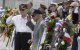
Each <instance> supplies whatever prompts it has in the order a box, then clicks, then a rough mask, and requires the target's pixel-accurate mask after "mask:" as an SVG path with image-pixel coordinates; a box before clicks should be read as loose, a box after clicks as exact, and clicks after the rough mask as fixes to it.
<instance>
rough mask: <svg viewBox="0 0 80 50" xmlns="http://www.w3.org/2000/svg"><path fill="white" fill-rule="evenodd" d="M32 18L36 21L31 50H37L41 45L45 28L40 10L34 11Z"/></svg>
mask: <svg viewBox="0 0 80 50" xmlns="http://www.w3.org/2000/svg"><path fill="white" fill-rule="evenodd" d="M32 18H33V19H34V21H36V25H35V27H34V33H33V47H32V50H39V46H40V45H41V44H40V42H41V37H42V35H43V32H44V28H45V26H46V25H45V21H44V20H43V17H42V12H41V11H40V10H34V12H33V16H32Z"/></svg>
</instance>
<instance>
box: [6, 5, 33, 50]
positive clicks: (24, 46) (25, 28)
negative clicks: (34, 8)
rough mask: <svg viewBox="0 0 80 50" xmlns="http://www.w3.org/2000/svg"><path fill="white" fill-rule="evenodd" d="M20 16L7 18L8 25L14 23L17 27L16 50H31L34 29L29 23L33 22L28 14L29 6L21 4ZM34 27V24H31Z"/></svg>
mask: <svg viewBox="0 0 80 50" xmlns="http://www.w3.org/2000/svg"><path fill="white" fill-rule="evenodd" d="M19 11H20V15H16V16H14V14H13V15H11V16H10V17H8V18H7V20H6V23H7V24H10V23H13V24H14V26H15V30H16V31H15V32H16V33H15V42H14V43H15V44H14V49H15V50H30V44H29V41H30V39H31V34H32V33H33V31H32V29H31V28H30V26H29V25H28V23H29V22H30V23H31V22H32V21H31V18H30V17H29V16H28V14H27V11H28V9H27V5H26V4H21V5H19ZM31 25H32V24H31Z"/></svg>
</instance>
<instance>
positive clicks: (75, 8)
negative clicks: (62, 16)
mask: <svg viewBox="0 0 80 50" xmlns="http://www.w3.org/2000/svg"><path fill="white" fill-rule="evenodd" d="M70 6H71V7H72V9H73V11H72V23H73V24H74V25H76V24H79V22H78V20H79V3H78V2H72V3H71V5H70ZM78 34H79V33H78V32H77V31H76V28H75V33H74V37H73V43H72V48H71V50H78V41H77V38H78V36H79V35H78Z"/></svg>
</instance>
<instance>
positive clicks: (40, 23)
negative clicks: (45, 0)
mask: <svg viewBox="0 0 80 50" xmlns="http://www.w3.org/2000/svg"><path fill="white" fill-rule="evenodd" d="M32 7H33V3H32V2H30V3H28V4H20V5H19V9H16V10H12V11H13V13H12V14H11V15H10V16H9V17H8V18H7V19H6V24H13V25H14V29H15V31H14V50H30V46H31V45H32V47H31V48H32V50H40V49H39V47H40V45H41V44H40V43H41V39H43V38H42V35H43V32H44V30H45V28H47V27H48V22H50V18H57V19H58V20H57V22H56V23H55V25H56V27H55V29H53V30H55V31H56V30H57V29H59V28H60V27H61V26H63V25H62V24H63V22H64V21H67V22H69V23H72V24H73V25H75V26H76V25H78V26H80V3H79V2H76V1H72V2H69V1H66V2H62V3H60V4H58V3H54V2H51V3H50V5H49V6H48V7H46V5H44V4H40V7H39V8H38V9H33V8H32ZM16 13H18V14H16ZM58 22H59V23H58ZM46 33H47V30H46ZM68 33H70V32H68ZM77 33H78V34H77ZM79 33H80V28H79V31H77V32H76V31H74V34H75V36H74V37H73V43H72V50H78V47H77V46H78V44H77V43H78V42H77V37H78V36H79ZM45 35H46V34H45ZM59 35H60V33H55V36H54V37H53V39H52V43H51V49H50V50H53V49H52V48H54V47H55V41H57V40H58V38H59V37H57V36H59Z"/></svg>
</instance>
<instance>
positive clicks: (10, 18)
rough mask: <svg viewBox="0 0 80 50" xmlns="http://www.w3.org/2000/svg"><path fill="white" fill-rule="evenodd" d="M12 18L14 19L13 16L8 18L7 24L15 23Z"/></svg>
mask: <svg viewBox="0 0 80 50" xmlns="http://www.w3.org/2000/svg"><path fill="white" fill-rule="evenodd" d="M12 18H13V16H10V17H8V18H7V19H6V23H7V24H10V23H13V22H12Z"/></svg>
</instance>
